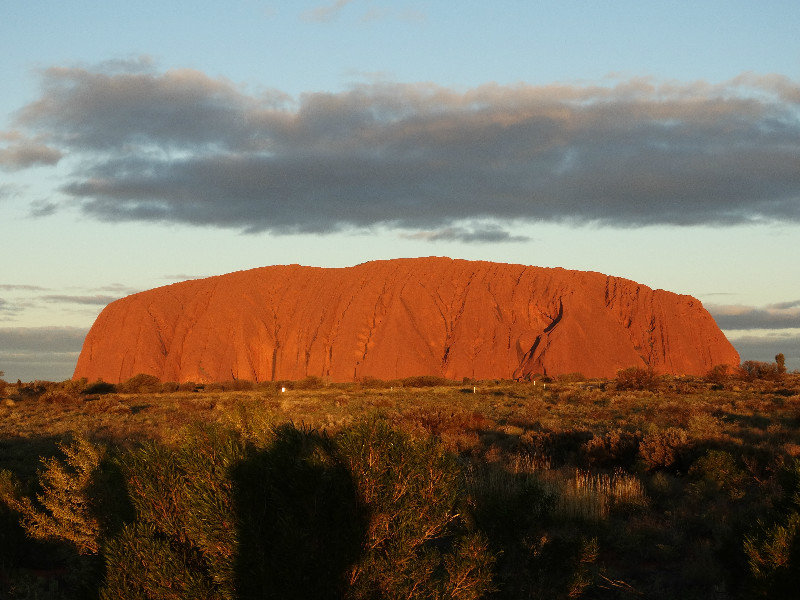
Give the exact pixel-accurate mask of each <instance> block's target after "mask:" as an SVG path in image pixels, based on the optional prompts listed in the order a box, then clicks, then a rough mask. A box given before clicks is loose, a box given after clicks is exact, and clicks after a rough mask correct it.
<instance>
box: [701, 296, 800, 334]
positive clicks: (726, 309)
mask: <svg viewBox="0 0 800 600" xmlns="http://www.w3.org/2000/svg"><path fill="white" fill-rule="evenodd" d="M798 306H800V303H798V302H785V303H780V304H777V305H775V304H773V305H770V306H768V307H765V308H764V307H754V306H739V305H734V306H714V305H709V306H707V307H706V308H707V309H708V311H709V312H710V313H711V315H712V316H713V317H714V320H715V321H716V322H717V325H719V327H720V329H724V330H730V329H734V330H739V329H793V328H800V308H797V310H794V308H795V307H798Z"/></svg>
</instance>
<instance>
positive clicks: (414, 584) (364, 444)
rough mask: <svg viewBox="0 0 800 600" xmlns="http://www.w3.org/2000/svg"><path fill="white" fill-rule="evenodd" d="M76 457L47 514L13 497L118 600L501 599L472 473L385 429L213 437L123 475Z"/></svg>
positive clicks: (95, 458) (40, 499) (91, 454)
mask: <svg viewBox="0 0 800 600" xmlns="http://www.w3.org/2000/svg"><path fill="white" fill-rule="evenodd" d="M63 450H64V452H65V454H66V459H65V460H64V461H63V462H62V461H57V460H50V461H48V462H46V463H45V467H46V468H45V470H44V471H43V472H42V478H43V492H42V493H41V494H39V495H38V496H37V499H36V500H30V499H28V498H27V497H26V496H23V495H20V493H19V490H18V489H16V487H15V485H14V483H13V481H11V480H10V479H9V475H8V474H6V476H5V477H6V479H5V480H4V481H5V483H4V484H3V486H0V487H2V488H3V490H5V491H4V494H3V497H4V498H5V499H6V505H7V506H8V507H9V508H11V509H13V510H15V511H16V512H18V513H21V515H22V517H23V518H22V524H23V526H25V527H26V529H27V530H28V532H29V534H32V535H36V536H38V537H44V538H48V537H49V538H51V539H56V540H61V541H62V543H67V544H72V545H74V546H75V548H76V549H77V550H78V551H79V552H80V553H82V554H84V555H87V556H88V558H92V557H93V556H94V557H96V558H97V559H98V560H100V561H102V563H104V565H105V575H104V577H103V579H102V581H100V580H99V579H98V580H97V583H96V585H97V586H98V587H99V588H100V589H99V596H100V598H103V599H108V600H110V599H112V598H113V599H118V598H126V599H153V598H192V599H194V598H198V599H199V598H204V599H220V600H229V599H230V600H232V599H234V598H238V599H248V598H253V599H255V598H281V599H291V598H322V599H324V598H332V599H333V598H364V599H367V598H401V597H402V598H437V599H438V598H459V599H465V600H466V599H475V598H479V597H481V596H483V595H484V594H485V593H486V592H487V591H488V590H490V589H491V579H492V566H493V564H494V557H493V555H492V554H491V553H490V551H489V549H488V544H487V542H486V539H485V538H484V537H483V536H482V535H481V534H479V533H476V532H474V531H472V530H470V528H469V527H468V526H467V524H466V523H465V521H464V519H463V517H462V514H463V513H464V511H463V508H464V507H463V506H460V501H461V498H462V496H461V495H460V493H459V490H460V487H459V486H460V479H459V478H460V469H459V465H458V463H457V462H456V460H455V459H454V458H453V457H452V456H450V455H448V454H447V453H445V452H444V451H443V450H442V448H441V447H440V446H439V445H438V444H436V443H434V442H432V441H419V440H415V439H412V438H410V437H408V436H407V435H405V434H402V433H400V432H398V431H395V430H393V429H391V428H390V427H389V426H388V425H387V424H385V423H384V422H382V421H370V422H367V423H362V424H359V425H356V426H354V427H351V428H349V429H346V430H344V431H343V432H341V433H340V434H338V435H336V436H334V437H329V436H326V435H323V434H320V433H317V432H315V431H309V430H302V429H298V428H296V427H294V426H292V425H284V426H281V427H278V428H277V429H275V430H274V431H273V432H272V433H271V434H270V435H269V436H268V437H267V439H266V440H264V441H263V442H261V443H254V442H252V441H246V440H245V439H244V438H243V437H242V436H241V435H239V434H238V433H237V432H235V431H232V430H226V429H221V428H214V427H203V428H198V429H196V430H194V431H193V432H191V434H190V435H188V436H187V437H186V438H185V439H184V441H183V442H182V443H181V444H180V445H179V446H178V447H176V448H170V447H166V446H163V445H159V444H155V443H150V444H147V445H144V446H142V447H140V448H139V449H136V450H133V451H130V452H128V453H127V454H126V455H124V456H122V457H121V458H120V459H119V460H115V461H111V462H109V461H104V460H103V458H102V457H103V452H102V451H101V450H100V449H98V448H95V447H93V446H92V445H91V444H89V443H88V442H87V441H85V440H78V442H76V443H75V444H74V445H72V446H65V447H64V448H63ZM117 476H118V477H117ZM120 496H124V498H122V499H121V498H120ZM125 501H127V502H129V503H130V504H131V505H132V508H131V509H130V510H129V511H125V510H121V509H120V506H121V504H124V503H125ZM120 515H124V518H123V519H122V521H120V519H119V516H120ZM95 589H96V591H95V592H94V594H95V595H97V588H95Z"/></svg>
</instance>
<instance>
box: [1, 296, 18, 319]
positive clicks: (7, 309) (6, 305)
mask: <svg viewBox="0 0 800 600" xmlns="http://www.w3.org/2000/svg"><path fill="white" fill-rule="evenodd" d="M21 311H22V307H21V306H20V305H19V304H11V303H10V302H8V300H5V299H4V298H0V320H7V317H11V316H13V315H16V314H17V313H19V312H21Z"/></svg>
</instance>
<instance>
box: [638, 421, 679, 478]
mask: <svg viewBox="0 0 800 600" xmlns="http://www.w3.org/2000/svg"><path fill="white" fill-rule="evenodd" d="M688 439H689V436H688V435H687V433H686V430H684V429H679V428H677V427H668V428H666V429H659V430H656V431H654V432H652V433H648V434H647V435H645V436H644V438H642V441H641V442H640V443H639V456H640V457H641V459H642V461H643V462H644V464H645V466H646V467H647V469H648V470H650V471H653V470H656V469H670V468H673V467H675V466H677V465H678V464H679V461H680V460H681V459H682V458H683V455H684V454H685V452H686V450H687V449H688Z"/></svg>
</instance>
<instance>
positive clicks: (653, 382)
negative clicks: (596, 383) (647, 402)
mask: <svg viewBox="0 0 800 600" xmlns="http://www.w3.org/2000/svg"><path fill="white" fill-rule="evenodd" d="M614 381H615V383H616V385H617V389H618V390H648V391H655V390H657V389H658V377H657V376H656V374H655V373H654V372H653V370H652V369H642V368H640V367H629V368H627V369H622V370H621V371H618V372H617V376H616V378H615V380H614Z"/></svg>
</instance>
